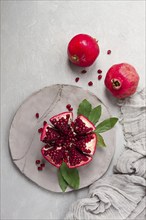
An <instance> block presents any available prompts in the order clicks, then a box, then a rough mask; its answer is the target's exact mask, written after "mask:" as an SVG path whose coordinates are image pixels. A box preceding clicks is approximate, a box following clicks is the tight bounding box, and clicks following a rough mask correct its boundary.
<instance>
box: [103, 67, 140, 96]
mask: <svg viewBox="0 0 146 220" xmlns="http://www.w3.org/2000/svg"><path fill="white" fill-rule="evenodd" d="M138 82H139V75H138V73H137V72H136V70H135V68H134V67H133V66H131V65H130V64H127V63H120V64H115V65H113V66H112V67H111V68H110V69H109V70H108V72H107V74H106V77H105V81H104V83H105V86H106V87H107V89H108V90H109V91H110V92H111V93H112V94H113V96H115V97H117V98H126V97H128V96H131V95H132V94H134V93H135V91H136V89H137V86H138Z"/></svg>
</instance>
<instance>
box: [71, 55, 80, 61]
mask: <svg viewBox="0 0 146 220" xmlns="http://www.w3.org/2000/svg"><path fill="white" fill-rule="evenodd" d="M71 59H72V61H73V62H79V57H78V56H77V55H73V56H71Z"/></svg>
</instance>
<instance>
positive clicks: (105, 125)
mask: <svg viewBox="0 0 146 220" xmlns="http://www.w3.org/2000/svg"><path fill="white" fill-rule="evenodd" d="M117 121H118V118H108V119H106V120H104V121H103V122H101V123H100V124H98V125H97V127H96V130H95V133H102V132H105V131H108V130H110V129H111V128H113V127H114V125H115V124H116V122H117Z"/></svg>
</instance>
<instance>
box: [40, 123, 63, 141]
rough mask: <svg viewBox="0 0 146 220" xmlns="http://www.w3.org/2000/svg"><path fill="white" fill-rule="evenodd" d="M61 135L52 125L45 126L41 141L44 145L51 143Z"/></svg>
mask: <svg viewBox="0 0 146 220" xmlns="http://www.w3.org/2000/svg"><path fill="white" fill-rule="evenodd" d="M59 136H60V135H59V134H58V133H57V131H55V129H54V128H52V126H51V125H48V124H45V125H44V127H43V131H42V133H41V137H40V140H41V141H42V142H44V143H49V142H50V141H53V140H55V139H57V138H59Z"/></svg>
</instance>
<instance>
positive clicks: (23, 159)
mask: <svg viewBox="0 0 146 220" xmlns="http://www.w3.org/2000/svg"><path fill="white" fill-rule="evenodd" d="M83 99H87V100H88V101H89V102H90V103H91V104H92V105H93V107H95V106H97V105H101V106H102V116H101V118H100V121H102V120H104V119H106V118H109V117H110V113H109V111H108V109H107V107H106V106H105V105H104V104H103V103H102V101H101V100H99V99H98V97H97V96H96V95H94V94H93V93H91V92H89V91H88V90H84V89H83V88H80V87H77V86H72V85H62V84H59V85H58V84H57V85H52V86H48V87H45V88H43V89H41V90H39V91H37V92H35V93H33V94H32V95H31V96H29V97H28V98H27V99H26V100H25V101H24V102H23V103H22V105H21V106H20V108H19V109H18V111H17V112H16V114H15V117H14V119H13V121H12V124H11V128H10V136H9V146H10V152H11V157H12V160H13V162H14V163H15V165H16V166H17V167H18V168H19V170H20V171H21V173H22V174H24V175H25V176H26V177H28V178H29V179H30V180H32V181H33V182H34V183H36V184H37V185H39V186H40V187H42V188H45V189H47V190H51V191H54V192H61V189H60V186H59V184H58V178H57V168H56V167H54V166H52V165H51V164H50V163H48V162H47V161H44V159H43V156H42V154H41V148H42V147H43V146H44V144H43V143H42V142H40V134H39V133H38V129H39V128H40V127H42V124H43V121H49V118H51V117H52V116H53V115H56V114H59V113H60V112H64V111H67V110H66V105H67V104H68V103H69V104H71V105H72V107H73V109H74V110H73V114H74V118H75V117H76V116H77V108H78V105H79V104H80V103H81V101H82V100H83ZM36 112H39V115H40V117H39V119H36V117H35V114H36ZM100 121H99V122H100ZM103 137H104V139H105V142H106V145H107V147H105V148H100V147H98V148H97V150H96V152H95V154H94V157H93V160H92V161H91V163H89V164H87V165H85V166H83V167H80V168H78V170H79V174H80V187H79V189H81V188H83V187H86V186H89V185H90V184H92V183H93V182H94V181H96V180H98V179H99V178H100V177H101V176H103V174H104V173H105V172H106V171H107V169H108V167H109V165H110V162H111V160H112V157H113V155H114V149H115V135H114V129H111V130H109V131H107V132H105V133H103ZM37 159H39V160H43V161H44V162H46V166H45V168H44V169H43V171H38V169H37V166H36V164H35V161H36V160H37ZM72 190H73V189H71V188H70V187H68V188H67V190H66V192H67V191H72Z"/></svg>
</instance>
